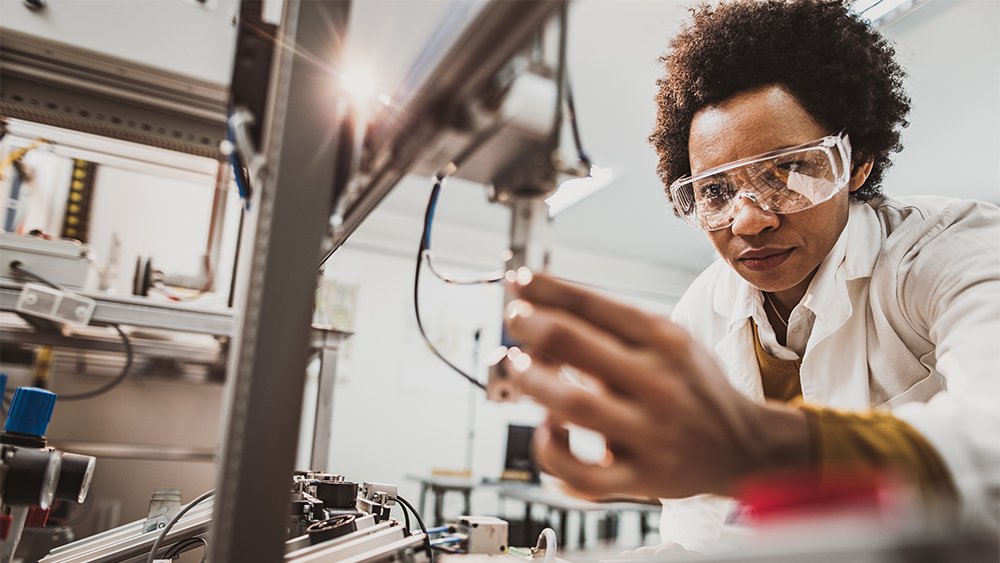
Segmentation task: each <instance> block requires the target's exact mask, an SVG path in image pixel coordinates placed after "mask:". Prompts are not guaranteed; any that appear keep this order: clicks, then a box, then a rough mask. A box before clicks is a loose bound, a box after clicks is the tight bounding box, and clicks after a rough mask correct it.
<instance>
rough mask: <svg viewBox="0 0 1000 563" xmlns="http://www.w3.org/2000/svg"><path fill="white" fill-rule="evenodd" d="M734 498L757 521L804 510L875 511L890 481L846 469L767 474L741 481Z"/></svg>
mask: <svg viewBox="0 0 1000 563" xmlns="http://www.w3.org/2000/svg"><path fill="white" fill-rule="evenodd" d="M737 488H738V490H737V492H736V495H735V496H736V497H737V498H738V499H739V500H740V501H742V502H743V503H744V504H746V505H748V506H749V507H750V508H751V509H752V511H753V513H754V515H755V517H756V519H757V520H758V521H763V520H770V519H772V518H775V517H778V518H780V517H781V516H784V515H786V514H789V513H793V512H795V513H798V512H800V511H803V510H806V511H810V512H825V511H829V510H837V509H842V508H848V507H850V508H852V509H873V510H876V511H878V510H879V509H880V508H881V506H882V503H883V500H884V499H885V495H886V493H887V492H888V491H889V490H891V489H892V480H891V479H890V478H888V476H887V475H885V474H884V473H881V472H877V471H872V470H866V469H847V468H845V469H844V470H842V471H837V472H832V471H825V472H822V473H821V472H817V471H797V472H782V473H777V474H768V475H764V476H759V477H753V478H750V479H747V480H745V481H743V482H742V483H741V484H740V485H739V486H738V487H737Z"/></svg>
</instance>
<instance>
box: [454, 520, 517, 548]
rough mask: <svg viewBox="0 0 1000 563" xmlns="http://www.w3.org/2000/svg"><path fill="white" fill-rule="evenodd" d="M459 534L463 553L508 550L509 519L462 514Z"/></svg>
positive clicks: (459, 521)
mask: <svg viewBox="0 0 1000 563" xmlns="http://www.w3.org/2000/svg"><path fill="white" fill-rule="evenodd" d="M457 535H458V536H459V537H460V538H461V542H460V543H459V546H460V549H461V551H462V553H487V554H494V555H499V554H501V553H506V552H507V521H506V520H501V519H499V518H495V517H493V516H460V517H459V518H458V532H457Z"/></svg>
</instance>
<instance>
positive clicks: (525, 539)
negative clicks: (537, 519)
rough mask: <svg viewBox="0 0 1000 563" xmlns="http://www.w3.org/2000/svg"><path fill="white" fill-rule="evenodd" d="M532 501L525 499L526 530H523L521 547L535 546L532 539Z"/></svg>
mask: <svg viewBox="0 0 1000 563" xmlns="http://www.w3.org/2000/svg"><path fill="white" fill-rule="evenodd" d="M532 527H533V526H532V525H531V503H530V502H527V501H525V503H524V531H523V532H521V547H534V545H535V544H534V543H532V541H531V539H532V538H531V529H532Z"/></svg>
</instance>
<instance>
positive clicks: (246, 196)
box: [226, 114, 250, 211]
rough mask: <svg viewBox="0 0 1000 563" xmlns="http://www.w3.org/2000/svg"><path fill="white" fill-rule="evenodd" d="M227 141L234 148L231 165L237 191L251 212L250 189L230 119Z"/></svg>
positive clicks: (227, 124)
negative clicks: (244, 177) (246, 183)
mask: <svg viewBox="0 0 1000 563" xmlns="http://www.w3.org/2000/svg"><path fill="white" fill-rule="evenodd" d="M229 117H232V114H229ZM226 140H228V141H229V144H230V145H232V147H233V149H232V151H233V152H231V153H229V163H230V165H232V167H233V176H234V178H235V179H236V189H237V190H238V191H239V192H240V199H242V200H243V206H244V207H245V208H246V210H247V211H250V187H249V186H247V185H245V183H244V182H243V170H242V169H241V166H240V160H239V156H238V155H237V151H236V133H235V132H234V131H233V126H232V125H231V124H230V123H229V119H228V118H227V119H226Z"/></svg>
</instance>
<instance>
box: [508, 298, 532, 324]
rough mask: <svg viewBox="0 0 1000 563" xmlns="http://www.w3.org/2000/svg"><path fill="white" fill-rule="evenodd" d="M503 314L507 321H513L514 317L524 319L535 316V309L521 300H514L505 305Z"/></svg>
mask: <svg viewBox="0 0 1000 563" xmlns="http://www.w3.org/2000/svg"><path fill="white" fill-rule="evenodd" d="M505 313H506V315H507V318H508V319H513V318H514V317H520V318H522V319H526V318H528V317H530V316H531V315H533V314H535V307H534V306H533V305H532V304H531V303H528V302H527V301H525V300H523V299H515V300H513V301H511V302H510V303H508V304H507V310H506V311H505Z"/></svg>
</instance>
